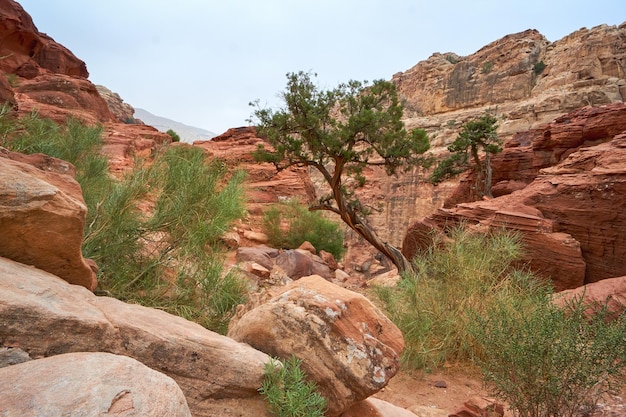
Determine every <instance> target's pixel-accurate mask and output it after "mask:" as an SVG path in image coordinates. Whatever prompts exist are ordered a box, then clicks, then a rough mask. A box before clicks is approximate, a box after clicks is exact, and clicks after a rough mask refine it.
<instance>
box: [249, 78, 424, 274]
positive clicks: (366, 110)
mask: <svg viewBox="0 0 626 417" xmlns="http://www.w3.org/2000/svg"><path fill="white" fill-rule="evenodd" d="M314 76H315V74H311V73H309V72H302V71H300V72H297V73H289V74H287V87H286V89H285V91H284V92H283V93H282V94H281V99H282V101H283V104H284V107H282V108H279V109H277V110H272V109H268V108H261V107H260V106H259V102H258V101H257V102H254V103H251V105H252V106H254V107H255V109H256V110H255V111H254V115H253V117H254V118H255V119H256V121H257V122H258V123H257V130H258V132H259V134H260V135H261V136H262V137H264V138H266V139H267V142H268V143H269V145H271V147H270V148H266V147H265V146H260V147H259V149H258V151H257V152H256V154H255V157H256V158H257V160H259V161H265V162H271V163H273V164H274V165H275V166H276V168H277V169H278V170H282V169H285V168H288V167H290V166H307V167H312V168H315V169H316V170H317V171H319V172H320V173H321V174H322V176H323V177H324V180H325V181H326V183H327V184H328V186H329V189H330V191H329V193H328V194H327V195H323V196H321V197H320V198H319V200H318V201H317V202H316V203H315V204H313V205H311V206H310V209H311V210H328V211H331V212H333V213H336V214H338V215H339V216H340V217H341V219H342V220H343V221H344V222H345V223H346V224H347V225H348V226H349V227H350V228H351V229H352V230H354V231H355V232H357V233H358V234H359V235H360V236H362V237H363V238H365V239H366V240H367V241H368V242H369V243H371V244H372V245H373V246H374V247H375V248H376V249H378V250H379V251H380V252H381V253H383V254H384V255H385V256H387V257H388V258H389V259H390V260H391V261H392V262H393V263H394V264H395V265H396V266H397V267H398V269H399V270H400V271H403V270H406V269H408V268H410V263H409V262H408V260H407V259H406V258H404V256H403V255H402V253H401V252H400V251H399V250H398V249H396V248H394V247H393V246H391V245H389V244H388V243H386V242H383V241H382V240H381V239H380V238H379V237H378V236H377V234H376V233H375V231H374V230H372V228H371V227H369V226H368V225H367V223H366V216H367V214H368V212H369V210H368V208H367V207H364V205H363V204H362V203H361V202H360V201H359V198H358V197H357V195H356V190H357V189H358V188H360V187H363V186H364V185H365V183H366V178H365V176H364V175H363V169H364V168H365V167H367V166H380V167H383V168H384V169H385V171H386V173H387V174H388V175H393V174H396V173H398V172H399V171H403V170H404V171H406V170H409V169H411V168H412V167H414V166H420V165H425V164H426V163H427V162H428V161H429V158H428V157H426V156H424V153H425V152H426V151H427V150H428V149H429V141H428V136H427V134H426V132H425V131H424V130H421V129H415V130H412V131H411V132H408V131H407V130H406V129H405V127H404V123H403V122H402V120H401V118H402V112H403V107H402V105H401V103H400V100H399V98H398V94H397V92H396V88H395V85H394V84H393V83H391V82H388V81H384V80H377V81H374V82H373V83H371V84H369V83H368V82H367V81H363V82H360V81H354V80H352V81H349V82H348V83H345V84H339V85H338V86H337V87H336V88H334V89H331V90H323V89H320V88H319V87H318V86H317V85H316V84H315V83H314V81H313V77H314ZM255 119H253V121H255Z"/></svg>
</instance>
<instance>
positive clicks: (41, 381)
mask: <svg viewBox="0 0 626 417" xmlns="http://www.w3.org/2000/svg"><path fill="white" fill-rule="evenodd" d="M0 379H1V380H2V381H4V384H3V385H4V387H3V390H2V396H0V410H2V413H3V416H7V417H8V416H16V417H17V416H20V417H27V416H33V417H34V416H37V417H53V416H64V415H71V416H74V417H88V416H95V415H98V416H100V415H115V416H119V417H124V416H128V417H131V416H139V415H140V416H146V417H150V416H154V417H158V416H172V417H191V412H190V411H189V407H188V406H187V401H186V400H185V396H184V395H183V392H182V391H181V389H180V387H179V386H178V385H177V384H176V382H175V381H174V380H173V379H172V378H170V377H168V376H166V375H164V374H162V373H160V372H157V371H154V370H152V369H150V368H148V367H147V366H145V365H143V364H142V363H140V362H138V361H136V360H134V359H132V358H129V357H126V356H119V355H113V354H110V353H101V352H89V353H87V352H79V353H66V354H63V355H57V356H52V357H49V358H45V359H38V360H34V361H30V362H26V363H22V364H18V365H12V366H8V367H5V368H2V369H0Z"/></svg>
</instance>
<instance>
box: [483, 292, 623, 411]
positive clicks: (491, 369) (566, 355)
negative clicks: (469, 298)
mask: <svg viewBox="0 0 626 417" xmlns="http://www.w3.org/2000/svg"><path fill="white" fill-rule="evenodd" d="M512 301H513V302H509V303H506V304H497V305H492V306H490V307H489V308H488V309H487V310H486V311H485V312H484V313H483V314H477V315H476V317H475V319H476V320H475V322H474V325H473V326H472V334H473V335H474V336H475V337H476V340H477V342H478V344H480V346H481V347H482V349H484V350H485V351H486V352H488V353H487V354H485V355H484V356H482V358H481V360H480V361H479V362H480V365H481V368H482V370H483V373H484V376H485V381H486V382H487V384H488V386H490V387H491V388H492V389H493V391H494V392H495V393H496V394H497V395H498V396H499V397H500V398H502V399H503V400H505V401H507V402H508V404H509V405H510V406H511V407H512V408H513V409H515V410H517V412H518V414H519V415H520V416H522V417H548V416H552V417H556V416H574V415H579V413H580V414H584V413H585V412H589V411H590V410H592V409H593V408H594V406H595V405H596V403H597V401H598V400H599V399H600V398H601V397H602V395H603V394H605V393H607V392H610V391H611V390H612V389H613V388H616V387H617V386H618V385H619V384H618V383H619V382H620V377H623V369H624V366H626V316H624V315H623V314H622V316H621V317H620V318H619V319H618V320H616V321H613V322H609V321H608V320H606V318H607V317H606V310H600V311H598V312H596V314H595V315H593V316H592V317H591V318H588V317H586V316H585V308H586V306H585V305H584V303H583V302H582V301H581V299H578V300H575V301H574V302H572V303H570V304H569V305H568V306H567V308H565V309H563V308H560V307H557V306H555V305H554V304H553V303H552V302H551V297H550V294H549V293H546V292H544V293H537V294H536V296H535V298H534V300H533V301H534V302H533V303H532V304H528V303H526V304H522V303H520V302H515V301H516V300H512ZM612 384H617V385H616V386H613V385H612Z"/></svg>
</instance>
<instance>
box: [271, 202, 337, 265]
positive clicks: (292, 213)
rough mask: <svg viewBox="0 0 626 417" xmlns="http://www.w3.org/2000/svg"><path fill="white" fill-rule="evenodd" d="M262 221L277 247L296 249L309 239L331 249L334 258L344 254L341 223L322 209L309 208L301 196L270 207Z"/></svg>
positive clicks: (322, 247)
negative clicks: (298, 198) (325, 214)
mask: <svg viewBox="0 0 626 417" xmlns="http://www.w3.org/2000/svg"><path fill="white" fill-rule="evenodd" d="M263 224H264V227H265V231H266V233H267V236H268V238H269V242H270V244H271V245H272V246H274V247H276V248H286V249H295V248H297V247H299V246H300V245H301V244H302V243H304V242H307V241H308V242H310V243H311V244H312V245H313V247H315V249H317V250H318V251H319V250H325V251H326V252H330V253H332V254H333V256H334V257H335V259H341V257H342V256H343V253H344V247H343V231H342V229H341V227H340V226H339V224H338V223H336V222H334V221H332V220H329V219H327V218H325V217H324V216H323V214H322V213H321V212H319V211H309V210H308V209H307V208H306V207H305V206H303V205H302V204H300V202H299V201H298V200H291V201H289V202H286V203H279V204H275V205H273V206H272V207H270V208H269V209H267V210H266V212H265V213H264V215H263Z"/></svg>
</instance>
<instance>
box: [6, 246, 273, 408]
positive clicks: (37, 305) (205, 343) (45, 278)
mask: <svg viewBox="0 0 626 417" xmlns="http://www.w3.org/2000/svg"><path fill="white" fill-rule="evenodd" d="M0 347H15V348H20V349H22V350H24V351H25V352H27V353H28V354H29V355H30V357H31V358H41V357H48V356H54V355H60V354H64V353H71V352H98V351H99V352H110V353H115V354H118V355H124V356H129V357H132V358H134V359H136V360H138V361H140V362H142V363H143V364H145V365H147V366H149V367H150V368H152V369H154V370H157V371H160V372H163V373H164V374H166V375H168V376H170V377H172V378H173V379H174V380H175V381H176V382H177V383H178V385H179V386H180V387H181V389H182V390H183V392H184V394H185V396H186V398H187V402H188V404H189V408H190V410H191V411H192V413H193V415H194V416H216V415H219V416H265V415H267V414H266V411H265V403H264V401H263V399H262V398H261V396H260V395H259V394H258V392H257V389H258V388H259V386H260V385H261V382H262V380H263V376H264V364H265V363H266V362H267V361H269V357H268V356H267V355H266V354H264V353H261V352H259V351H257V350H255V349H253V348H251V347H250V346H247V345H244V344H242V343H237V342H236V341H234V340H232V339H229V338H227V337H224V336H221V335H218V334H217V333H214V332H211V331H209V330H207V329H205V328H203V327H202V326H200V325H198V324H195V323H192V322H190V321H187V320H185V319H183V318H180V317H177V316H173V315H171V314H168V313H165V312H163V311H160V310H156V309H151V308H146V307H142V306H139V305H133V304H126V303H124V302H121V301H119V300H116V299H113V298H108V297H97V296H95V295H94V294H93V293H91V292H90V291H88V290H87V289H85V288H83V287H80V286H76V285H70V284H68V283H67V282H65V281H63V280H61V279H60V278H58V277H55V276H53V275H51V274H49V273H46V272H44V271H41V270H38V269H35V268H31V267H28V266H25V265H22V264H19V263H17V262H14V261H11V260H8V259H5V258H0Z"/></svg>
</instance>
